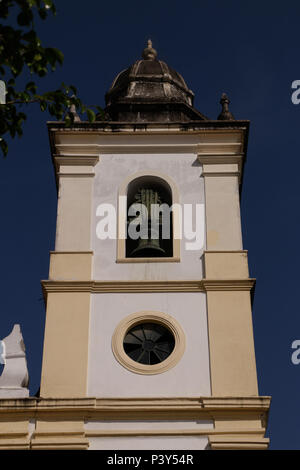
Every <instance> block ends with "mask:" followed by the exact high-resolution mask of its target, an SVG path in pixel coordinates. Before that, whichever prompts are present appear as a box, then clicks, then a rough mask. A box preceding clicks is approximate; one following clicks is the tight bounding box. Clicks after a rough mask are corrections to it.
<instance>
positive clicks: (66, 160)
mask: <svg viewBox="0 0 300 470" xmlns="http://www.w3.org/2000/svg"><path fill="white" fill-rule="evenodd" d="M98 161H99V155H95V156H93V155H63V154H61V155H54V162H55V163H56V165H69V166H95V165H96V164H97V163H98Z"/></svg>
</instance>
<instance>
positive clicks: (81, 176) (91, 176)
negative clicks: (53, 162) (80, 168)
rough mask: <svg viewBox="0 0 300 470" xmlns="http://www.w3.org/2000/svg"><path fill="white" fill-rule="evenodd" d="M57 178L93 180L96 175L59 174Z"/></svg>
mask: <svg viewBox="0 0 300 470" xmlns="http://www.w3.org/2000/svg"><path fill="white" fill-rule="evenodd" d="M57 176H59V177H60V178H61V177H64V178H65V177H67V178H89V177H90V178H93V177H94V176H95V173H60V172H58V173H57Z"/></svg>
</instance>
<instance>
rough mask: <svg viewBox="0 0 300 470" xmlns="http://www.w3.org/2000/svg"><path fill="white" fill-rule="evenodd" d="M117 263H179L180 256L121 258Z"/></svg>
mask: <svg viewBox="0 0 300 470" xmlns="http://www.w3.org/2000/svg"><path fill="white" fill-rule="evenodd" d="M116 262H117V263H179V262H180V258H121V259H117V261H116Z"/></svg>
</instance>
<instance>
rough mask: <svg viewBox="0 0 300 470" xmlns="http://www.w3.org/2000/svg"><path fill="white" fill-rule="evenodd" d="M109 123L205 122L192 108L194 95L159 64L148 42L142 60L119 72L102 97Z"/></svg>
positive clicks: (175, 73) (175, 75)
mask: <svg viewBox="0 0 300 470" xmlns="http://www.w3.org/2000/svg"><path fill="white" fill-rule="evenodd" d="M105 99H106V111H107V113H108V115H109V116H110V118H111V119H112V120H113V121H126V122H187V121H195V120H196V121H197V120H206V119H207V118H206V117H205V116H204V115H203V114H201V113H200V112H199V111H197V110H196V109H195V108H194V107H193V101H194V93H193V92H192V91H191V90H190V89H189V88H188V87H187V85H186V83H185V81H184V79H183V77H182V76H181V75H180V74H179V73H178V72H176V71H175V70H174V69H172V68H171V67H169V65H167V64H166V63H165V62H163V61H162V60H158V59H157V52H156V50H155V49H153V47H152V42H151V40H150V39H149V41H148V46H147V47H146V48H145V49H144V50H143V53H142V59H140V60H137V61H136V62H135V63H134V64H133V65H131V66H130V67H129V68H127V69H126V70H123V71H122V72H120V73H119V74H118V75H117V77H116V78H115V80H114V81H113V83H112V86H111V88H110V89H109V91H108V92H107V93H106V96H105Z"/></svg>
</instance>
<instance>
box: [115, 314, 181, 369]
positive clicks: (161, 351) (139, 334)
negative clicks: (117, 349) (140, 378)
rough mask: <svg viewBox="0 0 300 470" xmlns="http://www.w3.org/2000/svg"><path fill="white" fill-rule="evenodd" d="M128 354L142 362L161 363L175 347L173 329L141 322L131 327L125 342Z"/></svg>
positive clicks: (149, 363) (124, 345)
mask: <svg viewBox="0 0 300 470" xmlns="http://www.w3.org/2000/svg"><path fill="white" fill-rule="evenodd" d="M123 347H124V351H125V352H126V354H127V355H128V356H129V357H130V358H131V359H133V360H134V361H136V362H139V363H140V364H148V365H153V364H159V363H160V362H162V361H164V360H165V359H167V357H169V356H170V354H171V353H172V351H173V349H174V347H175V338H174V336H173V334H172V333H171V331H170V330H169V329H168V328H166V327H165V326H163V325H161V324H158V323H140V324H138V325H137V326H134V327H133V328H131V329H130V330H129V331H128V332H127V334H126V335H125V338H124V342H123Z"/></svg>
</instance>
